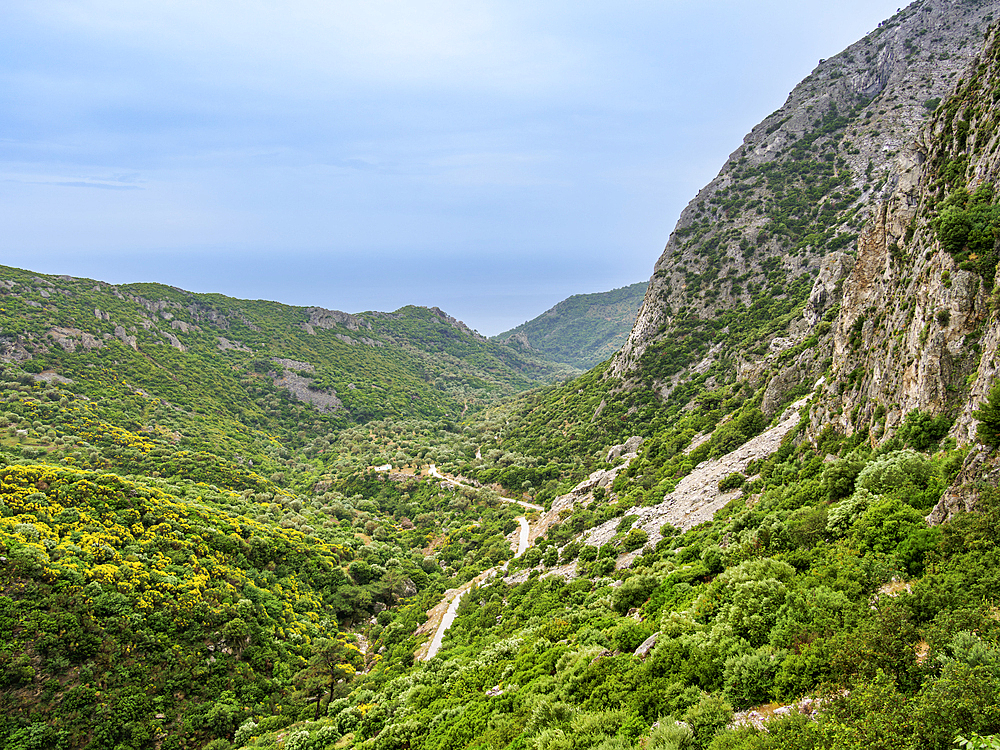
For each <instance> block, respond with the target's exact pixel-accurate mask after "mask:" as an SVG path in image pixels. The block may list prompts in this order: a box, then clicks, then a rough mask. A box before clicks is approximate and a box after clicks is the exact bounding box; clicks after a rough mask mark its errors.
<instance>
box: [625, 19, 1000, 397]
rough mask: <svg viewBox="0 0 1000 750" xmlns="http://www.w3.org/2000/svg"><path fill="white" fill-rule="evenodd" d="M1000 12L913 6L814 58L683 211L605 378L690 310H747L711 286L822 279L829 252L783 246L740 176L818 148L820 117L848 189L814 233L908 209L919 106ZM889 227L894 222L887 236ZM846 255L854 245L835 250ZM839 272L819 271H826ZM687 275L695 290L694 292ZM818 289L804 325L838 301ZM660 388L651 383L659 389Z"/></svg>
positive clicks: (923, 112)
mask: <svg viewBox="0 0 1000 750" xmlns="http://www.w3.org/2000/svg"><path fill="white" fill-rule="evenodd" d="M998 10H1000V3H997V2H984V3H979V4H975V5H973V4H956V3H953V2H949V1H948V0H924V2H917V3H914V4H913V5H911V6H909V7H907V8H905V9H904V10H903V11H902V12H900V13H897V14H896V15H895V16H894V17H893V18H892V19H890V20H889V21H887V22H886V23H885V24H882V25H881V26H880V28H879V29H877V30H876V31H873V32H872V33H871V34H869V35H868V36H866V37H865V38H864V39H862V40H860V41H859V42H857V43H855V44H853V45H851V46H850V47H848V48H847V49H846V50H844V51H843V52H842V53H840V54H838V55H835V56H834V57H831V58H829V59H826V60H823V61H821V63H820V64H819V66H818V67H817V68H816V69H815V70H814V71H813V72H812V73H811V74H810V75H809V76H808V77H807V78H806V79H805V80H804V81H802V83H800V84H799V85H798V86H796V87H795V89H794V90H793V91H792V93H791V94H790V95H789V97H788V100H787V101H786V102H785V104H784V105H783V106H782V107H781V108H780V109H778V110H777V111H776V112H774V113H773V114H772V115H770V116H769V117H768V118H766V119H765V120H764V121H763V122H762V123H760V124H759V125H758V126H756V127H755V128H754V129H753V130H752V131H751V132H750V133H749V134H748V135H747V136H746V138H745V139H744V142H743V144H742V145H741V146H740V148H738V149H737V150H736V151H735V152H733V154H732V155H731V156H730V158H729V160H728V161H727V163H726V165H725V166H724V167H723V169H722V171H721V172H720V173H719V175H718V176H717V177H716V178H715V179H714V180H712V182H710V183H709V184H708V185H707V186H706V187H705V188H704V189H703V190H702V191H700V192H699V194H698V195H697V196H696V197H695V199H694V200H693V201H691V203H690V204H689V205H688V206H687V207H686V208H685V209H684V211H682V213H681V216H680V218H679V220H678V222H677V225H676V228H675V230H674V232H673V233H672V234H671V236H670V239H669V240H668V242H667V245H666V248H665V249H664V251H663V254H662V255H661V256H660V259H659V260H658V261H657V263H656V265H655V267H654V273H653V276H652V278H651V279H650V284H649V288H648V289H647V292H646V296H645V299H644V301H643V304H642V308H641V309H640V311H639V315H638V317H637V319H636V322H635V326H634V327H633V329H632V332H631V334H630V336H629V339H628V341H627V342H626V344H625V346H624V347H623V348H622V349H621V351H620V352H619V353H618V354H617V355H616V356H615V357H614V359H613V361H612V363H611V366H610V368H609V370H608V376H609V377H616V378H626V379H628V378H632V376H633V375H635V374H636V373H637V371H638V370H640V369H641V367H642V362H641V360H642V356H643V354H644V353H645V352H646V351H647V349H648V348H649V347H650V346H651V345H653V344H655V343H657V342H660V341H664V340H669V339H670V337H671V336H672V335H674V334H673V333H672V329H673V326H674V325H675V323H676V320H677V319H678V316H679V315H680V314H682V313H683V314H684V315H690V314H691V313H692V312H693V313H694V314H696V315H697V316H698V317H699V318H701V319H703V320H710V319H712V318H713V317H714V316H715V315H716V314H717V313H718V311H720V310H727V309H732V308H734V307H736V306H738V305H741V304H749V303H750V302H751V300H752V295H751V293H750V291H749V290H748V288H747V285H746V284H745V283H739V284H725V283H719V280H721V279H724V278H727V277H728V278H735V277H740V278H748V279H749V281H750V282H751V283H754V284H758V285H760V284H771V283H773V281H770V280H769V278H768V268H772V267H773V266H772V265H769V264H773V262H775V261H777V263H778V265H777V268H780V269H781V271H782V272H783V274H784V275H785V276H786V277H794V276H798V275H800V274H802V273H803V272H814V271H815V270H816V269H818V273H819V274H821V275H822V274H823V273H824V266H825V259H826V258H829V257H833V256H831V255H830V251H829V250H827V249H824V248H823V247H822V246H821V245H822V243H820V242H819V241H817V242H816V243H813V244H808V243H807V244H805V245H804V246H803V245H802V244H801V243H798V246H796V243H795V241H791V242H790V241H788V240H787V239H784V235H783V234H782V233H781V227H775V226H773V225H772V224H771V219H770V216H769V213H768V207H769V206H772V205H774V204H775V203H776V202H777V201H779V200H781V196H778V195H776V194H775V193H773V192H772V191H771V190H770V189H769V188H768V186H767V185H766V184H756V183H753V181H749V180H747V179H746V178H745V176H741V175H744V174H745V173H746V172H747V170H750V169H760V168H767V169H771V168H776V169H780V168H781V166H782V165H784V164H788V163H791V162H792V161H794V159H795V157H794V156H793V152H794V150H795V149H794V146H795V144H796V143H797V142H801V141H802V140H803V139H804V138H818V140H817V141H816V143H822V139H823V138H825V137H827V135H824V134H823V133H824V129H827V130H829V129H830V128H833V127H834V126H836V125H837V123H835V122H834V121H833V120H829V119H828V120H823V118H822V115H823V113H829V112H831V111H832V110H831V107H835V108H836V112H837V114H838V116H840V117H843V118H846V119H847V120H848V122H846V124H841V126H840V128H841V129H840V130H837V131H836V133H837V134H838V137H839V138H840V141H839V143H840V144H841V146H842V147H840V148H838V151H837V156H836V157H835V162H834V163H835V164H836V165H837V167H836V170H837V171H836V173H837V174H841V173H840V172H839V170H841V169H843V170H845V171H844V172H843V174H849V180H848V182H847V183H846V184H844V185H840V186H837V187H835V188H831V189H830V191H829V192H827V193H825V194H823V195H822V196H821V197H820V198H819V199H818V204H819V205H820V206H821V207H826V206H829V207H831V211H833V213H832V215H831V218H830V220H829V221H827V222H826V223H825V224H824V225H823V228H822V229H821V231H827V230H830V232H831V234H834V233H842V234H843V235H844V236H850V235H853V234H855V233H856V232H857V228H858V226H860V225H861V224H862V223H864V221H866V220H867V219H868V218H870V217H871V216H873V215H875V212H876V211H877V209H876V207H877V206H878V204H879V202H880V201H884V200H885V199H886V198H888V197H889V196H890V195H894V196H895V200H897V201H902V202H903V203H905V204H908V205H911V206H912V205H913V204H914V200H915V198H914V196H915V193H916V191H917V190H918V188H919V184H918V183H919V178H918V175H919V173H920V168H921V166H922V160H923V159H924V156H925V154H926V151H925V150H924V149H922V148H919V147H915V146H914V144H915V143H916V141H917V140H918V138H919V134H920V132H921V129H922V128H923V127H924V126H925V124H926V123H927V117H928V111H927V109H926V108H925V107H924V106H923V105H924V102H925V101H928V100H931V99H934V98H944V97H947V96H948V94H949V93H950V90H951V88H952V86H953V84H954V82H955V81H956V80H957V79H958V78H959V77H961V76H962V75H963V73H964V72H965V70H966V68H967V67H968V66H969V64H970V63H971V62H973V60H974V58H975V56H976V55H977V53H978V52H979V50H980V48H981V40H982V38H983V33H984V32H985V30H986V28H987V27H988V25H989V23H990V21H991V19H992V18H993V17H994V16H995V15H996V14H997V12H998ZM942 52H944V53H945V54H944V55H942V54H941V53H942ZM873 97H874V99H873V100H872V98H873ZM869 100H872V101H870V103H867V104H866V102H869ZM829 132H833V131H832V130H829ZM799 161H800V162H801V161H802V160H801V159H800V160H799ZM733 191H737V192H736V193H735V194H734V193H733ZM850 196H853V197H850ZM841 204H844V205H841ZM834 209H835V210H834ZM890 213H891V214H892V215H893V221H895V220H897V219H898V220H900V221H902V220H904V217H903V215H902V214H901V213H899V212H898V211H896V210H895V209H892V210H890ZM896 228H897V225H895V224H894V225H892V226H891V227H890V230H892V231H894V230H895V229H896ZM904 228H905V225H904ZM851 249H852V245H851V244H848V245H847V247H846V248H844V250H846V251H847V252H850V250H851ZM859 256H860V252H859ZM842 270H843V269H839V270H838V269H834V268H830V269H828V271H829V272H832V273H834V274H836V273H838V272H839V271H842ZM841 275H843V274H842V273H841ZM694 276H698V277H699V278H700V279H702V281H695V282H694V283H693V281H692V279H693V278H694ZM706 279H707V281H705V280H706ZM826 281H827V280H826V279H824V283H823V284H822V285H821V287H820V288H819V289H816V288H814V293H815V294H816V296H815V297H814V296H813V295H810V302H809V304H808V305H807V308H806V311H805V313H804V316H803V320H804V322H805V324H806V325H805V326H804V327H803V328H809V327H812V326H815V325H816V324H817V323H818V322H819V320H820V318H821V316H820V315H819V314H818V308H819V307H821V306H828V305H829V304H835V303H836V301H837V300H836V294H834V293H833V292H834V291H835V286H836V282H833V286H834V288H831V287H830V286H829V284H827V283H826ZM805 335H808V334H807V332H806V331H804V330H802V329H800V330H799V331H798V332H797V336H798V337H799V340H801V338H804V336H805ZM661 386H663V384H661V383H655V384H654V385H653V387H654V388H655V389H656V390H658V391H659V390H660V388H661Z"/></svg>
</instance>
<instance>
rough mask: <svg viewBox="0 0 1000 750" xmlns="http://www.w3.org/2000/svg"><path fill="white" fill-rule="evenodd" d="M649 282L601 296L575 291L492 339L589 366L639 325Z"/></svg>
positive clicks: (603, 356) (580, 366)
mask: <svg viewBox="0 0 1000 750" xmlns="http://www.w3.org/2000/svg"><path fill="white" fill-rule="evenodd" d="M647 286H648V285H647V284H646V283H645V282H641V283H638V284H632V285H631V286H623V287H621V288H620V289H612V290H611V291H610V292H600V293H597V294H574V295H573V296H572V297H568V298H567V299H564V300H563V301H562V302H560V303H559V304H558V305H556V306H555V307H552V308H551V309H549V310H546V311H545V312H543V313H542V314H541V315H539V316H538V317H537V318H534V319H533V320H529V321H528V322H527V323H522V324H521V325H519V326H517V327H516V328H512V329H511V330H509V331H506V332H504V333H501V334H499V335H497V336H494V337H493V338H494V339H495V340H497V341H502V342H504V343H507V344H511V345H515V346H516V345H520V346H521V347H522V348H525V349H527V350H528V351H530V352H537V353H538V354H539V355H541V356H543V357H545V358H547V359H550V360H552V361H553V362H561V363H562V364H566V365H572V366H573V367H579V368H580V369H583V370H588V369H590V368H591V367H594V366H595V365H597V364H599V363H600V362H603V361H604V360H606V359H608V358H609V357H610V356H611V355H612V354H614V353H615V352H617V351H618V350H619V349H620V348H621V346H622V344H624V343H625V340H626V339H627V338H628V334H629V331H631V330H632V325H633V324H634V323H635V316H636V312H637V311H638V310H639V306H640V305H641V304H642V298H643V295H644V294H645V293H646V287H647Z"/></svg>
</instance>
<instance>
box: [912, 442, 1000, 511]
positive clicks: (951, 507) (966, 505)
mask: <svg viewBox="0 0 1000 750" xmlns="http://www.w3.org/2000/svg"><path fill="white" fill-rule="evenodd" d="M998 481H1000V466H998V465H997V456H996V455H994V453H993V451H991V450H990V449H989V448H987V447H986V446H984V445H977V446H976V447H974V448H973V449H972V450H971V451H970V452H969V455H968V456H966V457H965V462H964V463H963V465H962V470H961V471H960V472H959V474H958V476H957V477H956V478H955V481H954V482H953V483H952V485H951V487H949V488H948V489H947V490H945V492H944V494H943V495H941V499H940V500H938V502H937V505H935V506H934V508H933V509H932V510H931V512H930V514H929V515H928V516H927V523H928V524H929V525H931V526H937V525H939V524H942V523H944V522H945V521H950V520H951V519H952V518H954V517H955V516H957V515H958V514H959V513H969V512H971V511H974V510H976V507H977V505H978V503H979V495H980V492H981V491H982V488H983V486H984V485H992V486H993V487H995V486H996V485H997V483H998Z"/></svg>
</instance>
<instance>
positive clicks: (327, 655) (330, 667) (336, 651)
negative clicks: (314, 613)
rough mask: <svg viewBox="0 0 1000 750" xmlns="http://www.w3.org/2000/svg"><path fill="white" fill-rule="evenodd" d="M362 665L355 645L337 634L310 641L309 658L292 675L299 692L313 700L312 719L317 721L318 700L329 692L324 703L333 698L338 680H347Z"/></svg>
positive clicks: (342, 635)
mask: <svg viewBox="0 0 1000 750" xmlns="http://www.w3.org/2000/svg"><path fill="white" fill-rule="evenodd" d="M363 666H364V657H363V656H362V654H361V651H359V650H358V647H357V646H355V645H354V644H353V643H348V641H347V637H346V636H345V635H344V634H343V633H341V634H340V635H338V636H337V637H336V638H317V639H316V640H315V641H314V642H313V652H312V657H311V658H310V659H309V663H308V664H307V665H306V667H305V668H304V669H303V670H302V671H300V672H299V673H298V674H297V675H296V676H295V681H296V683H297V684H298V686H299V692H300V693H301V694H302V695H303V696H305V697H306V698H307V699H309V700H313V701H315V702H316V712H315V717H314V718H313V721H318V720H319V714H320V703H321V702H322V700H323V696H324V695H326V694H327V693H329V697H328V698H327V705H329V704H330V701H331V700H333V696H334V692H335V690H336V687H337V683H339V682H350V681H351V679H353V677H354V675H355V673H356V672H357V671H358V669H361V668H362V667H363Z"/></svg>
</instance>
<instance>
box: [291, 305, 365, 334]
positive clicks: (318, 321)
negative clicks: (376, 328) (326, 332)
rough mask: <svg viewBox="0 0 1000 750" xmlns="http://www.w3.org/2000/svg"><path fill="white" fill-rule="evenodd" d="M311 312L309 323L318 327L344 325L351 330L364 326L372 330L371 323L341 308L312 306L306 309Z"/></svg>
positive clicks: (357, 329)
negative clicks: (342, 310) (331, 308)
mask: <svg viewBox="0 0 1000 750" xmlns="http://www.w3.org/2000/svg"><path fill="white" fill-rule="evenodd" d="M306 312H308V313H309V325H311V326H316V327H317V328H336V327H337V326H343V327H344V328H347V329H348V330H350V331H359V330H361V329H362V328H366V329H369V330H371V324H370V323H368V322H367V321H366V320H363V319H361V318H359V317H357V316H355V315H351V314H350V313H345V312H341V311H340V310H326V309H324V308H322V307H310V308H308V310H307V311H306Z"/></svg>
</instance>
